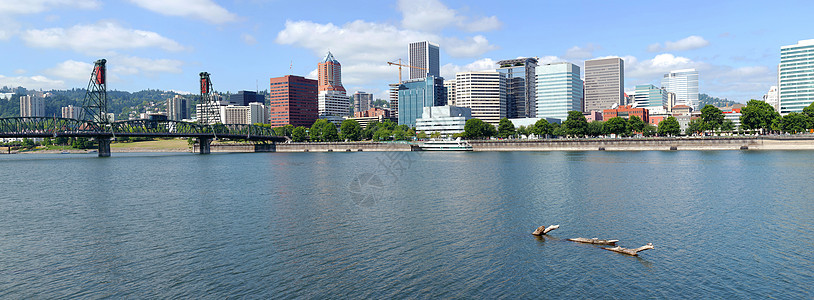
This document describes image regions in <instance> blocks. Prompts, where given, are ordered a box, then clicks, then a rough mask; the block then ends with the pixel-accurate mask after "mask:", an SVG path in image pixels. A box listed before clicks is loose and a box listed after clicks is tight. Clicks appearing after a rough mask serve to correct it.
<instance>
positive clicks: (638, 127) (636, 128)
mask: <svg viewBox="0 0 814 300" xmlns="http://www.w3.org/2000/svg"><path fill="white" fill-rule="evenodd" d="M627 125H628V126H629V127H630V130H632V131H633V132H642V131H643V130H644V126H645V125H647V124H645V123H644V121H642V118H639V116H630V118H629V119H628V120H627Z"/></svg>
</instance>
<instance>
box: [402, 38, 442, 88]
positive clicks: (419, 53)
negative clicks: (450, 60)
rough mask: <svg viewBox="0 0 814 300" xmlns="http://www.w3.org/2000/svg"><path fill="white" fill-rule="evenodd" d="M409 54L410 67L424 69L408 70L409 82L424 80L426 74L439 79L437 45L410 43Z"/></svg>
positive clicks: (425, 42) (426, 42)
mask: <svg viewBox="0 0 814 300" xmlns="http://www.w3.org/2000/svg"><path fill="white" fill-rule="evenodd" d="M409 54H410V61H409V64H410V65H411V66H413V67H419V68H424V69H425V70H421V69H416V68H408V69H410V79H411V80H412V79H423V78H426V77H427V74H430V75H432V76H435V77H441V72H440V68H441V67H440V55H439V47H438V45H437V44H433V43H430V42H428V41H423V42H413V43H410V46H409Z"/></svg>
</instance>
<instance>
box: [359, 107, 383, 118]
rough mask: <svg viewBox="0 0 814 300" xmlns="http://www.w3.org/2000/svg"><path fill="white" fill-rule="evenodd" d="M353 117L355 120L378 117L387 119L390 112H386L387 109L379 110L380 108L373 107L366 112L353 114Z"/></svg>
mask: <svg viewBox="0 0 814 300" xmlns="http://www.w3.org/2000/svg"><path fill="white" fill-rule="evenodd" d="M353 116H354V117H355V118H364V117H379V116H384V117H385V118H389V117H390V111H389V110H387V109H381V108H377V107H374V108H371V109H368V110H366V111H357V112H354V113H353Z"/></svg>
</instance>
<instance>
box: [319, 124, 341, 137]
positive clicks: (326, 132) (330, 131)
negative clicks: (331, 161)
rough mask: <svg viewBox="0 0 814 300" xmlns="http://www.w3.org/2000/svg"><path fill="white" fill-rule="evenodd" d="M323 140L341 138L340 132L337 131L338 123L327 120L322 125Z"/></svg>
mask: <svg viewBox="0 0 814 300" xmlns="http://www.w3.org/2000/svg"><path fill="white" fill-rule="evenodd" d="M322 140H323V141H326V142H336V141H338V140H339V134H338V133H337V132H336V125H334V123H331V122H328V121H326V122H325V124H324V125H322Z"/></svg>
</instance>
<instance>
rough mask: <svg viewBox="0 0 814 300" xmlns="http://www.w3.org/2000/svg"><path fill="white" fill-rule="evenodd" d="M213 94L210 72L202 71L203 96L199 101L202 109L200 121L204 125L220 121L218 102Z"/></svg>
mask: <svg viewBox="0 0 814 300" xmlns="http://www.w3.org/2000/svg"><path fill="white" fill-rule="evenodd" d="M212 94H213V92H212V80H211V79H209V73H207V72H201V98H200V99H199V101H198V104H200V107H201V109H200V112H199V116H198V123H201V124H203V125H212V124H217V123H220V111H219V109H218V102H217V100H216V99H215V97H214V95H212Z"/></svg>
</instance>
